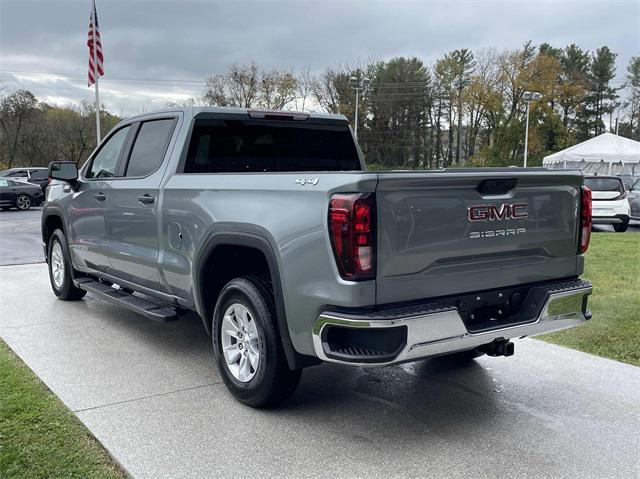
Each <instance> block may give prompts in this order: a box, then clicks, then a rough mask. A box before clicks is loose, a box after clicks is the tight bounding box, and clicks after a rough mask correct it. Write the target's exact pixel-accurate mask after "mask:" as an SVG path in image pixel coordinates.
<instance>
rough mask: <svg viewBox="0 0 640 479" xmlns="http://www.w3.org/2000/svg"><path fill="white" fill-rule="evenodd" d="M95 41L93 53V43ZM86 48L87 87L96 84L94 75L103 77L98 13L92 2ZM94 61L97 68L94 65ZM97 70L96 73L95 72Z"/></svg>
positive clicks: (94, 3)
mask: <svg viewBox="0 0 640 479" xmlns="http://www.w3.org/2000/svg"><path fill="white" fill-rule="evenodd" d="M94 41H95V52H94V49H93V42H94ZM87 46H88V47H89V86H91V85H93V84H94V83H95V82H96V73H97V74H98V75H97V76H98V78H100V77H101V76H102V75H104V69H103V61H104V57H103V56H102V42H101V41H100V29H99V28H98V12H96V2H95V0H94V1H93V5H92V8H91V16H90V17H89V37H88V38H87ZM94 58H95V60H96V63H97V64H98V65H97V68H96V66H95V65H94ZM96 70H97V72H96Z"/></svg>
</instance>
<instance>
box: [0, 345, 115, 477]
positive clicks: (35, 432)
mask: <svg viewBox="0 0 640 479" xmlns="http://www.w3.org/2000/svg"><path fill="white" fill-rule="evenodd" d="M45 477H46V478H73V477H78V478H123V477H126V475H125V474H124V473H123V472H122V471H121V470H120V469H119V468H118V466H117V465H116V464H115V463H114V462H113V461H112V460H111V458H110V457H109V455H108V454H107V452H106V451H105V450H104V449H103V448H102V446H101V445H100V444H99V443H98V442H97V441H96V440H95V438H94V437H93V436H92V435H91V434H90V433H89V431H88V430H87V429H86V428H85V427H84V426H83V425H82V423H80V421H79V420H78V419H77V418H76V417H75V416H74V415H73V413H71V411H69V410H68V409H67V408H66V406H65V405H64V404H62V402H61V401H60V400H59V399H58V398H57V397H56V396H55V395H54V394H53V393H51V392H50V391H49V390H48V389H47V387H46V386H45V385H44V384H43V383H42V382H41V381H40V380H39V379H38V378H37V377H36V376H35V375H34V374H33V373H32V372H31V370H29V369H28V368H27V367H26V366H25V365H24V363H23V362H22V361H20V359H18V357H17V356H16V355H15V354H13V352H12V351H11V350H10V349H9V347H8V346H7V345H6V344H5V343H4V342H2V341H0V478H2V479H9V478H21V479H22V478H45Z"/></svg>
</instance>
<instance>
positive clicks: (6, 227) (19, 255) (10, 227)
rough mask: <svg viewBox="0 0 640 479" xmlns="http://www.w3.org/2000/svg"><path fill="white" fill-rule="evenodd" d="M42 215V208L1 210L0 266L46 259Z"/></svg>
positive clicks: (37, 261)
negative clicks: (42, 234) (41, 233)
mask: <svg viewBox="0 0 640 479" xmlns="http://www.w3.org/2000/svg"><path fill="white" fill-rule="evenodd" d="M41 215H42V208H31V209H30V210H28V211H18V210H14V209H11V210H8V211H0V266H4V265H9V264H25V263H39V262H42V261H44V253H43V251H42V237H41V236H40V217H41Z"/></svg>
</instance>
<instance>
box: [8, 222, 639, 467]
mask: <svg viewBox="0 0 640 479" xmlns="http://www.w3.org/2000/svg"><path fill="white" fill-rule="evenodd" d="M18 215H21V216H20V217H18ZM39 215H40V212H39V211H38V210H34V211H31V212H26V213H25V212H22V213H18V212H7V213H2V214H1V215H0V228H1V229H0V238H1V240H2V243H0V249H1V257H0V260H1V261H2V262H3V263H4V264H9V263H10V262H11V261H14V262H21V263H30V262H37V261H42V253H41V251H42V250H41V246H40V238H39V233H38V228H39ZM6 218H10V219H9V220H6ZM22 218H25V219H26V218H28V220H27V221H24V220H22ZM15 232H18V233H20V234H23V235H24V236H20V237H19V239H17V240H15V241H14V240H13V239H10V238H8V236H10V235H11V234H12V233H15ZM625 234H629V233H625ZM0 300H1V304H2V312H1V314H0V337H2V338H3V339H4V341H6V342H7V343H8V344H9V346H10V347H11V348H12V349H13V350H14V351H15V352H16V353H17V354H18V355H19V356H20V357H21V358H22V359H23V361H25V362H26V364H27V365H28V366H29V367H30V368H31V369H32V370H33V371H34V372H35V373H36V374H37V375H38V376H39V377H40V378H41V379H42V380H43V381H44V382H45V383H46V384H47V385H48V387H49V388H50V389H51V390H52V391H53V392H54V393H56V394H57V395H58V396H59V397H60V398H61V399H62V400H63V401H64V402H65V404H66V405H67V406H68V407H69V408H70V409H71V410H73V411H74V412H75V413H76V415H77V416H78V417H79V418H80V419H81V420H82V421H83V422H84V423H85V424H86V425H87V427H88V428H89V429H90V430H91V431H92V433H93V434H94V435H95V436H96V437H97V438H98V440H99V441H101V442H102V444H104V446H105V447H106V448H107V449H108V450H109V451H110V453H111V454H112V455H113V456H114V457H115V458H116V460H118V461H119V462H120V463H121V464H122V465H123V467H125V468H126V470H127V471H128V472H130V473H131V474H132V475H133V476H134V477H202V476H205V475H206V476H213V477H230V476H236V475H240V476H246V475H249V474H256V475H257V474H259V475H260V476H295V477H315V476H322V477H337V476H339V477H345V476H346V477H353V476H358V477H362V476H374V477H377V476H381V475H385V476H407V477H408V476H413V477H424V476H444V475H446V476H469V475H477V476H509V477H512V476H516V475H517V476H520V475H521V476H525V477H530V476H582V477H596V476H597V477H612V476H616V477H637V476H638V475H639V474H640V462H639V461H638V458H637V451H638V450H639V449H640V436H639V435H638V431H639V430H640V413H639V410H638V397H639V396H640V368H636V367H633V366H629V365H625V364H621V363H617V362H614V361H610V360H607V359H602V358H597V357H594V356H591V355H588V354H584V353H580V352H577V351H572V350H568V349H564V348H561V347H558V346H554V345H550V344H546V343H542V342H539V341H535V340H522V341H518V342H517V343H516V355H515V356H514V357H512V358H481V359H479V360H478V361H476V363H475V364H472V365H470V366H467V367H461V366H452V365H450V364H449V365H448V364H445V363H443V362H440V361H434V360H432V361H422V362H419V363H413V364H408V365H403V366H397V367H391V368H385V369H359V368H358V369H352V368H347V367H338V366H329V365H323V366H318V367H315V368H312V369H309V370H307V371H305V373H304V375H303V380H302V383H301V385H300V387H299V389H298V390H297V392H296V394H295V395H294V396H293V398H292V399H291V400H290V401H288V402H287V403H285V404H284V405H283V406H282V407H281V408H279V409H275V410H270V411H256V410H252V409H250V408H247V407H245V406H242V405H241V404H239V403H237V402H236V401H234V400H233V399H232V398H231V396H230V395H229V394H228V393H227V392H226V390H225V388H224V386H223V384H222V383H221V380H220V378H219V376H218V375H217V372H216V371H215V368H214V365H213V362H212V355H211V351H210V345H209V341H208V338H207V336H206V335H205V333H204V330H203V328H202V326H201V324H200V322H199V320H198V319H197V318H194V317H187V318H184V319H182V320H181V321H178V322H175V323H168V324H158V323H154V322H151V321H148V320H146V319H144V318H142V317H139V316H136V315H135V314H133V313H129V312H128V311H126V310H123V309H121V308H119V307H116V306H113V305H111V304H108V303H105V302H103V301H102V300H99V299H97V298H95V297H92V296H91V295H87V297H86V298H85V300H83V301H79V302H75V303H63V302H61V301H58V300H56V298H55V297H54V296H53V294H52V293H51V291H50V287H49V284H48V277H47V272H46V267H45V265H44V264H23V265H17V266H3V267H0Z"/></svg>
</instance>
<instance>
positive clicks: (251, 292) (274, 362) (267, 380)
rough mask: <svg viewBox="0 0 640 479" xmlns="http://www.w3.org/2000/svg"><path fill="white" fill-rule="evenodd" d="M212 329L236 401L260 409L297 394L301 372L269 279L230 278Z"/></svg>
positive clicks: (224, 375) (223, 372)
mask: <svg viewBox="0 0 640 479" xmlns="http://www.w3.org/2000/svg"><path fill="white" fill-rule="evenodd" d="M211 331H212V340H213V350H214V353H215V358H216V363H217V366H218V370H219V371H220V375H221V376H222V379H223V380H224V382H225V385H226V386H227V389H228V390H229V391H230V392H231V394H233V395H234V396H235V397H236V399H238V400H239V401H240V402H243V403H244V404H247V405H248V406H251V407H256V408H260V407H267V406H271V405H274V404H276V403H277V402H279V401H282V400H284V399H285V398H287V397H288V396H290V395H291V394H292V393H293V391H294V390H295V388H296V386H297V385H298V382H299V381H300V375H301V371H299V370H298V371H293V370H291V369H289V367H288V365H287V361H286V358H285V355H284V349H283V348H282V343H281V340H280V334H279V333H278V325H277V320H276V312H275V306H274V301H273V293H272V292H271V288H270V285H269V283H268V282H267V281H265V280H263V279H262V278H257V277H251V276H250V277H244V278H236V279H233V280H231V281H229V282H228V283H227V284H226V285H225V287H224V288H222V291H221V292H220V296H219V297H218V301H217V303H216V307H215V311H214V313H213V320H212V327H211Z"/></svg>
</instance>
